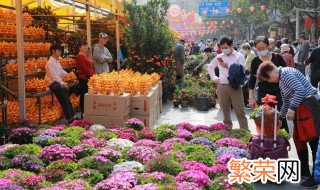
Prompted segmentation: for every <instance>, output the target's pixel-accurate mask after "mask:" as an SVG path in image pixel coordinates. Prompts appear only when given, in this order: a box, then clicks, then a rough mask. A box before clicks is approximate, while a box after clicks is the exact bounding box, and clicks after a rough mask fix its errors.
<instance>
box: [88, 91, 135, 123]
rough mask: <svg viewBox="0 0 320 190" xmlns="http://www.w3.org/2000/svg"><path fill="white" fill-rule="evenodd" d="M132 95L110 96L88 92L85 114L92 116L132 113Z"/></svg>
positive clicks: (119, 115) (122, 115)
mask: <svg viewBox="0 0 320 190" xmlns="http://www.w3.org/2000/svg"><path fill="white" fill-rule="evenodd" d="M130 102H131V95H130V94H128V93H125V94H124V95H122V96H109V95H97V94H86V95H85V98H84V114H85V115H90V116H110V117H124V116H127V115H130V104H131V103H130Z"/></svg>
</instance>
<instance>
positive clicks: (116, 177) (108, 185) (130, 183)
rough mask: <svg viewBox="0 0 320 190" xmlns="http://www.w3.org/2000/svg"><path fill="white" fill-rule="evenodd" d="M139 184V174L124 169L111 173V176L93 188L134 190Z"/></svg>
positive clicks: (101, 189) (95, 189) (99, 189)
mask: <svg viewBox="0 0 320 190" xmlns="http://www.w3.org/2000/svg"><path fill="white" fill-rule="evenodd" d="M137 184H138V174H137V173H135V172H132V171H122V172H116V173H113V174H111V176H110V177H109V178H107V179H106V180H103V181H101V182H99V183H98V184H97V185H96V186H95V187H94V188H93V190H118V189H121V190H132V188H133V187H134V186H136V185H137Z"/></svg>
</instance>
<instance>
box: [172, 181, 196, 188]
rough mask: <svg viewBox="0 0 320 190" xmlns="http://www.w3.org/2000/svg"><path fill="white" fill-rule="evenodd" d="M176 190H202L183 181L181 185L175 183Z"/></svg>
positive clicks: (193, 184) (192, 183)
mask: <svg viewBox="0 0 320 190" xmlns="http://www.w3.org/2000/svg"><path fill="white" fill-rule="evenodd" d="M176 190H202V188H200V187H199V185H198V184H196V183H194V182H187V181H183V182H181V183H177V189H176Z"/></svg>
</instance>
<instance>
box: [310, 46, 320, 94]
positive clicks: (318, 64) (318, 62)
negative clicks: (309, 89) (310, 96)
mask: <svg viewBox="0 0 320 190" xmlns="http://www.w3.org/2000/svg"><path fill="white" fill-rule="evenodd" d="M308 63H309V64H310V69H311V73H310V80H311V84H312V86H313V87H315V88H318V86H319V82H320V48H316V49H313V50H312V52H311V55H310V57H309V59H308Z"/></svg>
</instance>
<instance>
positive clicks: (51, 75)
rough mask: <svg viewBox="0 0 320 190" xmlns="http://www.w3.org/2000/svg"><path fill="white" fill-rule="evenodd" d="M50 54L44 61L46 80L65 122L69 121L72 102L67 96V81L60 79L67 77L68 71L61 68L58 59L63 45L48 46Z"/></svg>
mask: <svg viewBox="0 0 320 190" xmlns="http://www.w3.org/2000/svg"><path fill="white" fill-rule="evenodd" d="M50 52H51V56H50V58H49V60H48V62H47V63H46V66H45V68H46V80H48V81H49V82H50V90H51V91H52V92H53V94H54V95H55V96H56V98H57V99H58V101H59V103H60V105H61V107H62V110H63V113H64V116H65V118H66V120H67V123H71V122H72V121H73V120H74V119H75V118H74V112H73V108H72V104H71V101H70V98H69V92H68V90H69V88H68V85H67V83H65V82H63V81H62V77H68V73H67V72H66V71H65V70H63V68H62V66H61V64H60V62H59V59H60V56H61V53H62V52H63V47H62V46H61V45H59V44H53V45H52V46H51V47H50Z"/></svg>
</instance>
